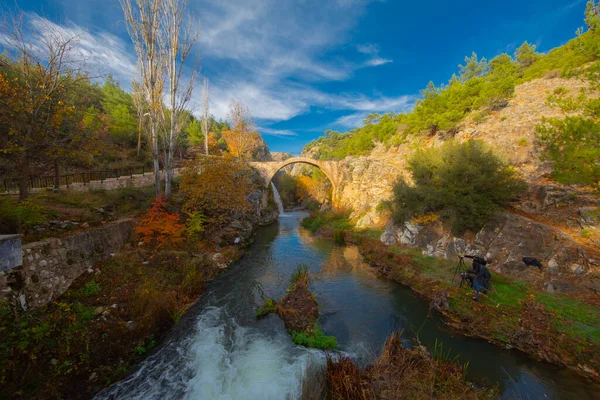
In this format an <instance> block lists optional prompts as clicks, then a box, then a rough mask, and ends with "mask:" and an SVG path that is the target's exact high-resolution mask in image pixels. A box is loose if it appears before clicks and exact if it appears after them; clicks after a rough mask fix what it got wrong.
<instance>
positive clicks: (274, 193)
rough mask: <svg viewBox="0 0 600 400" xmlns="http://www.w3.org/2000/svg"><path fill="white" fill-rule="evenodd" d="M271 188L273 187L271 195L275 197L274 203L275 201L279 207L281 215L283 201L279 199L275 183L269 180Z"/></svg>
mask: <svg viewBox="0 0 600 400" xmlns="http://www.w3.org/2000/svg"><path fill="white" fill-rule="evenodd" d="M271 189H273V197H274V198H275V203H277V208H279V215H283V214H284V211H283V202H282V201H281V196H280V195H279V191H278V190H277V188H276V187H275V184H274V183H273V182H271Z"/></svg>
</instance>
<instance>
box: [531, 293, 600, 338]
mask: <svg viewBox="0 0 600 400" xmlns="http://www.w3.org/2000/svg"><path fill="white" fill-rule="evenodd" d="M535 298H536V300H537V301H538V302H539V303H541V304H543V305H544V306H545V307H546V310H548V311H550V312H551V313H552V314H554V315H555V316H556V317H557V319H555V321H554V322H555V324H556V326H557V328H558V329H559V331H561V332H563V333H565V334H567V335H569V336H570V337H579V336H581V335H582V334H583V335H586V336H587V337H588V338H589V339H590V340H592V341H593V342H595V343H597V344H599V345H600V309H598V308H597V307H594V306H591V305H589V304H586V303H584V302H582V301H580V300H577V299H573V298H570V297H568V296H565V295H561V294H551V293H536V295H535Z"/></svg>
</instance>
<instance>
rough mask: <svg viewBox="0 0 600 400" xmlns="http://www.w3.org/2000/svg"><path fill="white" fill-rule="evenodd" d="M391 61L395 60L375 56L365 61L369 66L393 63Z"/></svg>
mask: <svg viewBox="0 0 600 400" xmlns="http://www.w3.org/2000/svg"><path fill="white" fill-rule="evenodd" d="M391 62H393V61H392V60H389V59H387V58H380V57H375V58H372V59H370V60H367V62H365V65H366V66H369V67H377V66H379V65H383V64H387V63H391Z"/></svg>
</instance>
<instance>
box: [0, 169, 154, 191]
mask: <svg viewBox="0 0 600 400" xmlns="http://www.w3.org/2000/svg"><path fill="white" fill-rule="evenodd" d="M153 171H154V169H153V168H152V167H148V166H141V167H131V168H116V169H105V170H98V171H87V172H76V173H70V174H63V175H61V176H60V186H63V187H64V186H66V187H69V186H71V185H73V184H83V185H87V184H88V183H89V182H93V181H100V182H104V180H106V179H109V178H116V179H121V178H127V177H129V178H133V175H143V174H145V173H146V172H153ZM54 180H55V177H54V175H44V176H40V175H32V176H30V177H29V189H45V188H53V187H54ZM19 182H20V180H19V178H4V179H3V180H2V182H1V183H0V192H3V193H10V192H18V191H19Z"/></svg>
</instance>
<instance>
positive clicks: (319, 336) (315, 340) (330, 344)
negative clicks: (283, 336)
mask: <svg viewBox="0 0 600 400" xmlns="http://www.w3.org/2000/svg"><path fill="white" fill-rule="evenodd" d="M292 341H293V342H294V343H295V344H297V345H299V346H305V347H312V348H315V349H322V350H331V349H335V348H336V347H337V339H336V338H335V336H325V334H324V333H323V331H322V330H321V328H320V327H319V325H318V324H317V323H315V326H314V327H313V329H312V331H310V332H295V331H294V332H292Z"/></svg>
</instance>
